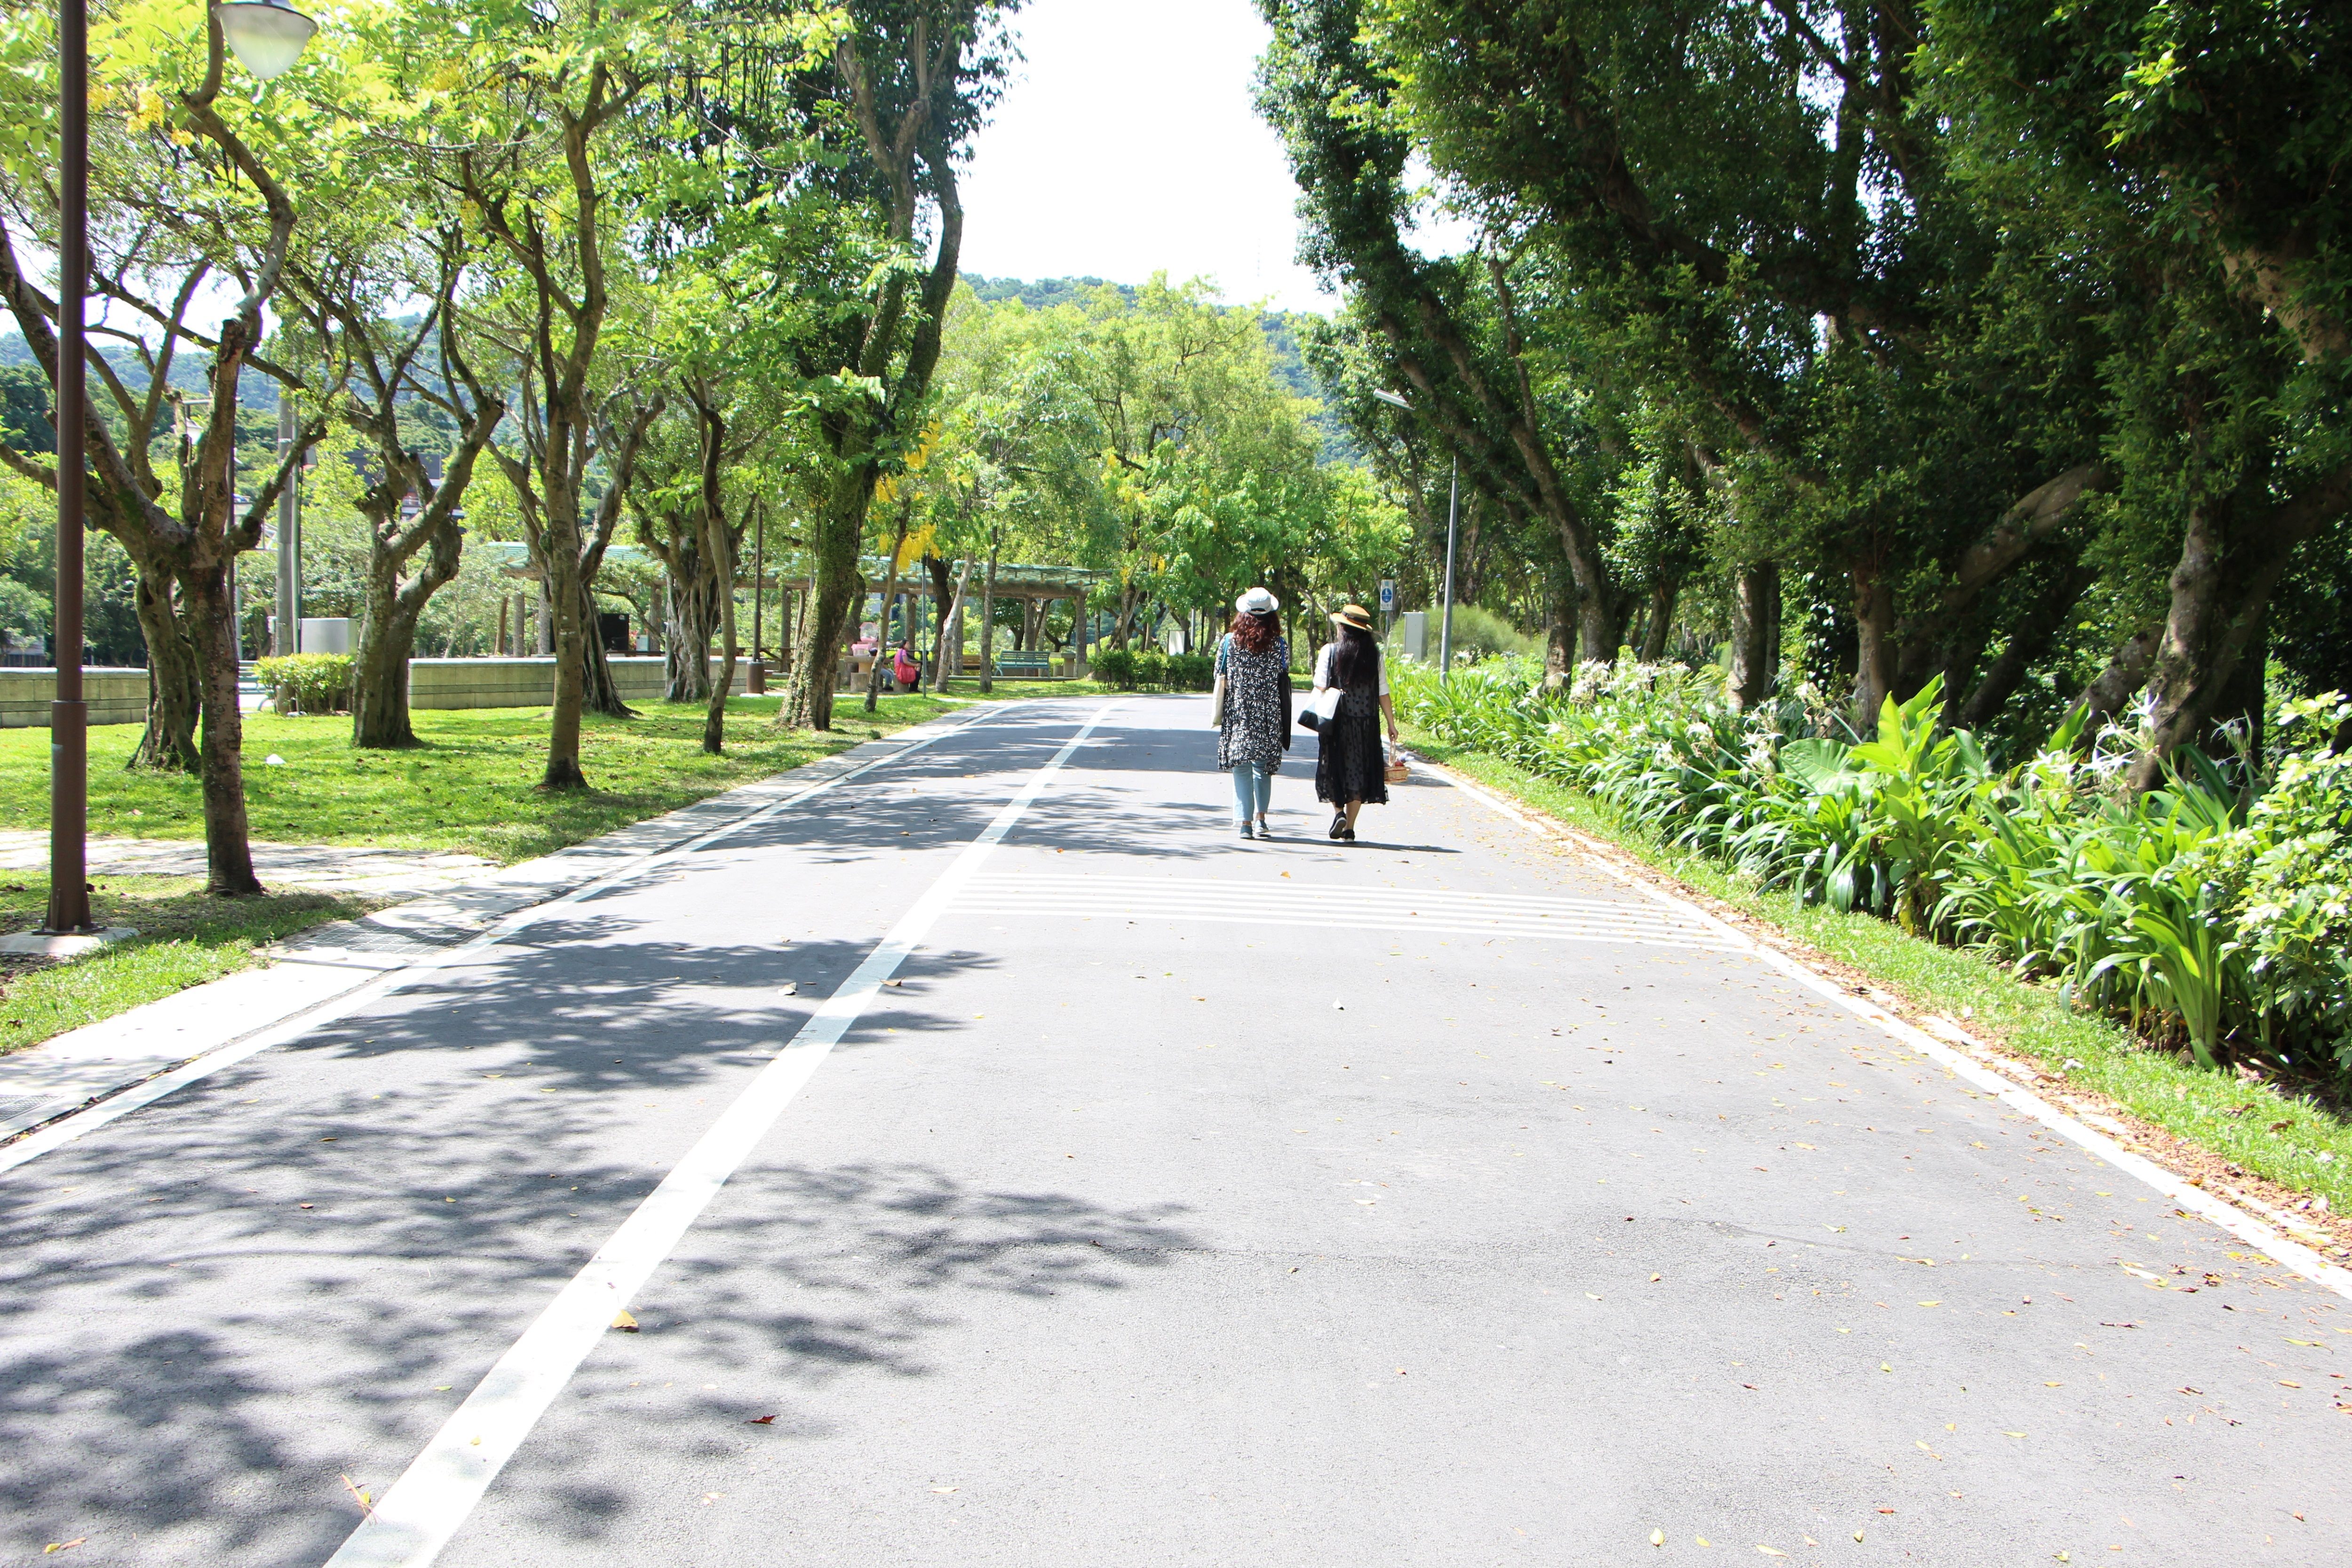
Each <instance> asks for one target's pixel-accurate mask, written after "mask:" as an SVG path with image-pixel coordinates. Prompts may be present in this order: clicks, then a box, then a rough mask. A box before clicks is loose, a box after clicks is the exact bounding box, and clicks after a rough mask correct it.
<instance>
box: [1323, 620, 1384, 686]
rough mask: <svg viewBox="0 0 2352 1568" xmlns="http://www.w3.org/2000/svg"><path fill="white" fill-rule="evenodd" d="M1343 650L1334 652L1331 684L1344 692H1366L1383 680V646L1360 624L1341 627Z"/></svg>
mask: <svg viewBox="0 0 2352 1568" xmlns="http://www.w3.org/2000/svg"><path fill="white" fill-rule="evenodd" d="M1380 683H1381V645H1380V644H1379V643H1378V642H1376V641H1374V640H1373V638H1372V634H1371V633H1370V632H1368V631H1365V630H1363V629H1362V628H1361V627H1359V626H1341V627H1339V649H1338V651H1337V652H1335V653H1333V654H1332V655H1331V684H1332V685H1334V686H1336V687H1338V688H1339V689H1341V690H1342V691H1365V690H1370V689H1374V688H1376V687H1378V686H1379V685H1380Z"/></svg>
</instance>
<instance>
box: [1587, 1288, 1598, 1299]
mask: <svg viewBox="0 0 2352 1568" xmlns="http://www.w3.org/2000/svg"><path fill="white" fill-rule="evenodd" d="M1585 1294H1586V1295H1587V1296H1591V1298H1592V1300H1596V1301H1598V1300H1601V1298H1600V1297H1598V1296H1593V1295H1592V1292H1591V1291H1590V1290H1587V1291H1586V1292H1585Z"/></svg>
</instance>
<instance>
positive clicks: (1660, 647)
mask: <svg viewBox="0 0 2352 1568" xmlns="http://www.w3.org/2000/svg"><path fill="white" fill-rule="evenodd" d="M1681 596H1682V584H1680V583H1677V582H1675V581H1674V580H1673V579H1672V578H1665V577H1662V578H1660V579H1659V580H1658V581H1656V582H1654V583H1652V584H1650V624H1649V626H1647V627H1646V628H1645V629H1644V630H1643V634H1642V662H1643V664H1655V663H1657V662H1658V661H1659V660H1660V659H1662V658H1665V657H1666V630H1667V628H1668V627H1669V626H1672V625H1673V624H1674V619H1675V600H1676V599H1678V598H1680V597H1681Z"/></svg>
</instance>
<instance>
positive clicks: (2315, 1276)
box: [1423, 763, 2352, 1300]
mask: <svg viewBox="0 0 2352 1568" xmlns="http://www.w3.org/2000/svg"><path fill="white" fill-rule="evenodd" d="M1423 766H1425V767H1429V768H1430V769H1431V771H1432V772H1433V773H1437V774H1438V775H1439V776H1440V777H1442V778H1444V779H1445V780H1446V781H1447V782H1448V783H1450V784H1453V785H1454V787H1455V788H1456V789H1459V790H1461V791H1462V792H1463V793H1464V794H1465V795H1469V796H1470V797H1471V798H1473V799H1474V800H1478V801H1482V802H1484V803H1485V804H1486V805H1488V806H1490V807H1492V808H1493V809H1494V810H1496V811H1498V812H1500V813H1501V814H1502V815H1503V816H1507V817H1509V818H1510V819H1511V820H1512V821H1514V822H1517V823H1518V824H1520V825H1521V826H1524V827H1527V828H1528V829H1530V830H1531V831H1533V832H1536V833H1538V834H1542V835H1546V836H1548V837H1555V838H1562V839H1565V840H1567V841H1568V842H1569V843H1570V844H1573V845H1575V846H1577V847H1580V848H1581V849H1583V850H1585V851H1587V852H1588V853H1589V854H1590V855H1591V858H1592V859H1593V860H1594V861H1596V862H1597V863H1598V864H1599V865H1600V866H1601V869H1603V870H1604V871H1607V872H1608V873H1609V874H1610V875H1611V876H1612V877H1614V878H1616V879H1618V880H1619V881H1621V882H1623V883H1624V884H1625V885H1626V886H1627V887H1629V888H1632V889H1635V890H1636V891H1638V892H1640V893H1643V894H1644V895H1645V896H1647V897H1649V898H1652V899H1654V900H1657V901H1658V902H1660V903H1662V904H1664V905H1666V906H1668V907H1669V908H1672V909H1676V910H1681V911H1683V912H1684V913H1685V914H1686V915H1689V916H1690V917H1691V918H1692V919H1694V920H1696V921H1703V922H1705V923H1706V924H1707V925H1709V926H1712V927H1714V928H1715V929H1716V930H1717V931H1721V932H1723V933H1724V935H1726V936H1727V937H1728V938H1730V939H1731V940H1733V941H1734V942H1738V944H1739V947H1740V950H1741V951H1742V952H1752V953H1754V954H1755V955H1756V956H1757V957H1759V958H1760V959H1762V960H1763V961H1764V962H1765V963H1769V964H1770V965H1771V966H1772V967H1773V968H1775V969H1777V970H1779V971H1780V973H1783V974H1786V975H1787V976H1788V977H1789V978H1790V979H1791V980H1794V981H1796V982H1797V983H1798V984H1801V985H1802V986H1804V987H1805V988H1806V989H1808V990H1810V991H1815V992H1819V993H1820V994H1822V995H1823V996H1826V997H1828V998H1829V999H1830V1000H1831V1001H1832V1002H1834V1003H1836V1004H1837V1005H1839V1006H1841V1007H1843V1008H1844V1009H1845V1010H1846V1011H1847V1012H1849V1013H1852V1014H1853V1015H1854V1016H1857V1017H1860V1018H1864V1019H1866V1020H1868V1021H1869V1022H1870V1023H1873V1024H1875V1025H1877V1026H1878V1027H1879V1028H1881V1029H1883V1030H1885V1032H1886V1033H1887V1034H1889V1035H1892V1036H1893V1037H1895V1038H1896V1039H1897V1040H1900V1041H1901V1042H1902V1043H1903V1044H1905V1045H1906V1046H1908V1047H1911V1048H1912V1049H1913V1050H1915V1051H1917V1052H1918V1053H1919V1054H1920V1055H1921V1056H1924V1057H1926V1058H1928V1059H1929V1060H1931V1061H1934V1062H1937V1063H1938V1064H1939V1065H1941V1066H1943V1067H1944V1068H1948V1069H1949V1070H1950V1071H1952V1072H1953V1073H1956V1074H1958V1076H1959V1077H1961V1078H1964V1079H1968V1080H1969V1082H1970V1083H1972V1084H1974V1085H1976V1086H1977V1087H1978V1088H1979V1089H1984V1090H1986V1091H1988V1092H1990V1094H1992V1095H1993V1096H1994V1097H1995V1098H1997V1099H1999V1100H2001V1101H2002V1103H2004V1104H2006V1105H2009V1106H2011V1107H2012V1108H2014V1109H2016V1110H2021V1111H2023V1112H2024V1113H2025V1114H2027V1115H2028V1116H2031V1117H2032V1118H2033V1119H2034V1120H2035V1121H2039V1122H2041V1123H2042V1125H2043V1126H2044V1127H2047V1128H2049V1129H2050V1130H2051V1131H2053V1132H2055V1133H2057V1134H2058V1135H2059V1136H2060V1137H2062V1138H2064V1139H2066V1140H2067V1141H2068V1142H2071V1143H2074V1144H2075V1145H2077V1146H2078V1147H2080V1148H2082V1149H2083V1150H2084V1151H2086V1152H2089V1153H2092V1154H2095V1155H2096V1156H2097V1157H2098V1158H2100V1159H2102V1160H2104V1161H2105V1162H2106V1163H2108V1164H2110V1165H2113V1166H2114V1167H2115V1168H2116V1170H2118V1171H2121V1172H2123V1173H2126V1175H2129V1176H2133V1177H2136V1178H2137V1179H2138V1180H2139V1181H2141V1182H2144V1183H2146V1184H2147V1185H2149V1186H2151V1187H2153V1188H2155V1189H2156V1190H2157V1191H2158V1193H2161V1194H2164V1196H2165V1197H2167V1198H2168V1199H2170V1200H2171V1201H2172V1202H2173V1203H2175V1204H2178V1205H2179V1206H2180V1207H2182V1208H2184V1209H2189V1210H2191V1211H2193V1212H2194V1213H2196V1214H2199V1215H2203V1216H2204V1217H2205V1218H2207V1219H2209V1220H2211V1221H2212V1222H2213V1223H2214V1224H2215V1225H2218V1226H2221V1228H2222V1229H2223V1230H2226V1231H2228V1232H2229V1233H2230V1234H2231V1236H2234V1237H2237V1238H2238V1239H2239V1240H2241V1241H2242V1242H2245V1243H2247V1244H2248V1245H2249V1246H2252V1247H2260V1248H2261V1249H2262V1250H2263V1252H2265V1253H2267V1254H2268V1255H2269V1256H2271V1257H2272V1258H2276V1259H2277V1260H2278V1261H2279V1262H2280V1263H2282V1264H2284V1266H2285V1267H2286V1268H2288V1269H2290V1270H2291V1271H2293V1272H2294V1273H2296V1274H2300V1275H2302V1276H2303V1277H2304V1278H2305V1279H2308V1280H2310V1281H2311V1282H2312V1283H2313V1284H2315V1285H2317V1286H2319V1287H2320V1288H2321V1289H2326V1290H2332V1291H2334V1292H2335V1293H2336V1295H2338V1296H2341V1297H2343V1298H2345V1299H2346V1300H2352V1270H2347V1269H2345V1268H2338V1267H2337V1266H2336V1265H2335V1264H2333V1263H2330V1262H2328V1261H2327V1259H2326V1258H2322V1257H2321V1256H2320V1255H2319V1254H2318V1253H2316V1252H2315V1251H2313V1250H2312V1249H2311V1248H2310V1247H2305V1246H2304V1245H2303V1244H2302V1243H2301V1242H2299V1241H2294V1240H2291V1239H2290V1238H2289V1237H2286V1236H2284V1235H2283V1234H2282V1233H2281V1232H2279V1231H2278V1230H2277V1229H2276V1228H2274V1227H2273V1226H2269V1225H2266V1224H2264V1223H2263V1221H2261V1220H2259V1219H2256V1218H2255V1217H2254V1216H2253V1215H2250V1214H2248V1213H2246V1211H2245V1210H2243V1209H2242V1208H2239V1207H2237V1206H2236V1205H2233V1204H2229V1203H2225V1202H2223V1201H2222V1200H2221V1199H2220V1198H2217V1197H2215V1196H2214V1195H2213V1194H2210V1193H2209V1192H2207V1191H2206V1190H2205V1189H2204V1188H2202V1187H2200V1186H2196V1185H2194V1184H2191V1183H2189V1182H2187V1181H2184V1180H2182V1179H2181V1178H2180V1177H2179V1176H2177V1175H2175V1174H2173V1173H2171V1172H2170V1171H2168V1170H2166V1169H2165V1168H2164V1167H2163V1166H2161V1165H2159V1164H2158V1163H2156V1162H2155V1161H2153V1160H2150V1159H2148V1158H2147V1157H2146V1156H2145V1155H2141V1154H2135V1153H2133V1152H2131V1151H2130V1150H2128V1149H2126V1148H2125V1147H2124V1146H2123V1145H2122V1144H2120V1143H2118V1142H2116V1141H2115V1140H2114V1139H2112V1138H2110V1137H2108V1136H2107V1135H2106V1134H2105V1133H2103V1132H2100V1131H2096V1130H2095V1129H2093V1128H2091V1127H2087V1126H2085V1125H2084V1124H2083V1123H2082V1122H2080V1121H2076V1120H2075V1119H2074V1118H2073V1117H2072V1116H2069V1115H2067V1114H2066V1113H2065V1112H2064V1111H2063V1110H2059V1109H2058V1108H2057V1107H2056V1106H2054V1105H2053V1104H2051V1103H2050V1102H2049V1101H2048V1100H2044V1099H2042V1097H2041V1096H2040V1095H2038V1094H2035V1093H2034V1092H2033V1091H2032V1089H2027V1088H2025V1087H2023V1086H2022V1085H2021V1084H2018V1083H2015V1082H2013V1081H2011V1079H2007V1078H2005V1077H2003V1076H2002V1075H2001V1074H2000V1073H1998V1072H1995V1071H1994V1070H1993V1069H1992V1068H1989V1067H1987V1066H1985V1065H1984V1064H1983V1063H1982V1062H1979V1061H1978V1060H1976V1059H1975V1058H1973V1057H1970V1056H1969V1055H1967V1054H1966V1053H1965V1052H1961V1051H1957V1050H1954V1049H1953V1048H1952V1047H1950V1046H1948V1045H1946V1044H1945V1043H1944V1042H1943V1041H1941V1040H1939V1039H1937V1038H1936V1037H1934V1036H1933V1035H1930V1034H1927V1033H1926V1032H1925V1031H1924V1030H1920V1029H1916V1028H1914V1027H1913V1026H1910V1025H1909V1024H1906V1023H1905V1022H1904V1021H1903V1020H1902V1019H1900V1018H1898V1017H1896V1016H1895V1015H1894V1014H1892V1013H1889V1012H1888V1011H1886V1009H1885V1008H1884V1007H1881V1006H1879V1005H1876V1004H1875V1003H1873V1002H1871V1001H1869V1000H1867V999H1866V998H1864V997H1860V996H1856V995H1855V994H1853V993H1852V992H1851V991H1848V990H1846V989H1845V988H1844V987H1843V986H1842V985H1840V984H1838V983H1837V982H1836V981H1834V980H1832V979H1830V978H1829V977H1828V976H1827V975H1824V974H1818V973H1814V972H1813V971H1812V970H1811V969H1810V968H1808V967H1806V966H1805V965H1804V964H1802V963H1798V962H1797V961H1796V960H1795V959H1793V958H1790V956H1789V955H1788V954H1787V953H1785V952H1778V951H1776V950H1775V949H1772V948H1770V947H1767V946H1766V945H1764V944H1763V943H1762V942H1758V941H1756V940H1755V939H1754V938H1753V937H1750V936H1748V934H1747V933H1746V932H1744V931H1740V930H1739V929H1738V927H1737V926H1734V925H1731V924H1729V923H1728V922H1727V921H1721V920H1718V919H1717V918H1716V917H1715V916H1714V915H1711V914H1709V913H1707V912H1706V910H1703V909H1701V908H1699V907H1698V906H1697V905H1696V904H1694V903H1692V902H1690V900H1687V899H1678V898H1676V897H1675V896H1674V895H1673V894H1672V893H1669V892H1666V891H1664V889H1659V888H1654V887H1652V886H1651V885H1650V884H1649V883H1647V882H1645V881H1643V880H1642V879H1640V878H1638V877H1632V876H1628V875H1627V874H1626V873H1625V872H1624V871H1622V870H1621V869H1620V868H1618V867H1617V866H1615V865H1614V864H1612V862H1611V860H1610V858H1609V857H1608V855H1607V854H1606V853H1605V852H1604V851H1605V850H1606V848H1607V847H1606V846H1605V845H1602V844H1601V843H1599V842H1598V841H1596V840H1594V839H1592V838H1589V837H1586V836H1585V835H1583V834H1581V833H1579V832H1577V831H1575V830H1574V829H1573V828H1569V827H1563V826H1559V825H1558V824H1556V823H1548V822H1542V821H1539V820H1538V819H1537V818H1535V817H1532V816H1528V814H1527V813H1525V812H1523V811H1521V810H1520V809H1519V808H1518V807H1517V806H1515V805H1512V804H1511V803H1510V802H1508V801H1507V800H1505V799H1504V798H1503V797H1502V796H1501V795H1496V793H1495V792H1494V791H1492V790H1490V789H1488V788H1486V786H1485V785H1483V784H1477V783H1475V782H1474V781H1472V780H1470V779H1468V778H1465V777H1464V776H1463V775H1462V774H1461V773H1456V772H1454V770H1453V769H1451V768H1446V767H1440V766H1437V765H1435V764H1433V763H1423Z"/></svg>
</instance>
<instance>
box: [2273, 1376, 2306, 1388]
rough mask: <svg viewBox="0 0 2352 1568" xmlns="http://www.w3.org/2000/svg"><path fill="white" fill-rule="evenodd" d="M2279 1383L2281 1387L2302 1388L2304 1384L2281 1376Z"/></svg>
mask: <svg viewBox="0 0 2352 1568" xmlns="http://www.w3.org/2000/svg"><path fill="white" fill-rule="evenodd" d="M2278 1385H2279V1386H2280V1387H2281V1388H2301V1387H2302V1386H2303V1384H2299V1383H2290V1382H2288V1381H2287V1380H2286V1379H2285V1378H2280V1379H2279V1380H2278Z"/></svg>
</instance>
